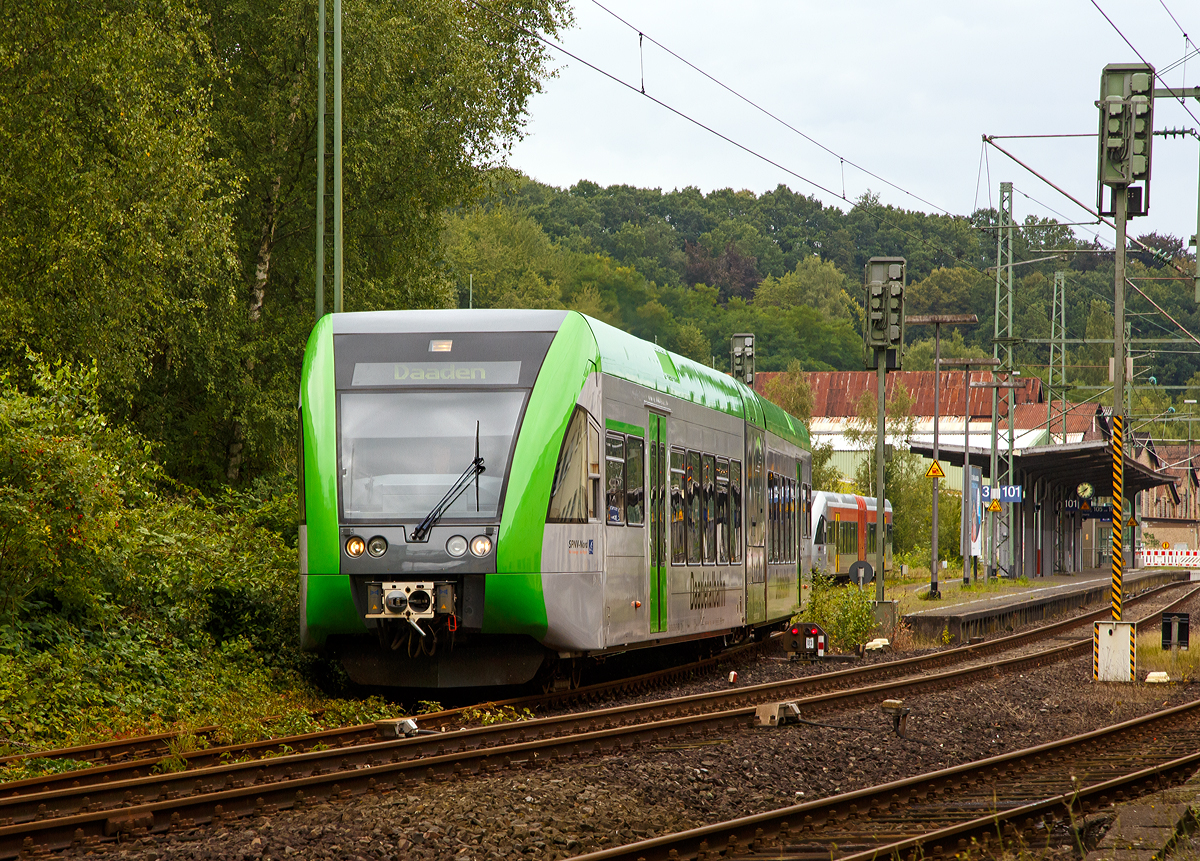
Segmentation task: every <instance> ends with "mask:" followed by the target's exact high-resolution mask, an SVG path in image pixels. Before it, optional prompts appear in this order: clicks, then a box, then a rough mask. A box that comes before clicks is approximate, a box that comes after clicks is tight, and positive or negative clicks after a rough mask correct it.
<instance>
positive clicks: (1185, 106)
mask: <svg viewBox="0 0 1200 861" xmlns="http://www.w3.org/2000/svg"><path fill="white" fill-rule="evenodd" d="M1092 5H1093V6H1095V7H1096V11H1097V12H1099V13H1100V14H1101V15H1103V16H1104V20H1105V21H1107V22H1108V23H1109V25H1110V26H1111V27H1112V28H1113V29H1114V30H1116V31H1117V35H1118V36H1120V37H1121V38H1122V39H1123V40H1124V41H1125V44H1126V45H1128V46H1129V50H1131V51H1133V53H1135V54H1137V56H1138V59H1139V60H1141V61H1142V62H1143V63H1145V64H1146V65H1147V66H1150V67H1151V68H1154V67H1153V66H1151V64H1150V62H1149V61H1148V60H1147V59H1146V58H1145V57H1143V56H1142V52H1141V51H1139V50H1138V49H1137V48H1135V47H1134V46H1133V42H1130V41H1129V38H1128V37H1127V36H1126V35H1125V34H1124V33H1122V32H1121V28H1120V27H1118V26H1117V25H1116V23H1115V22H1114V21H1113V19H1112V18H1110V17H1108V13H1107V12H1105V11H1104V10H1103V9H1101V8H1100V4H1099V3H1097V2H1096V0H1092ZM1154 77H1155V78H1156V79H1157V80H1158V81H1159V82H1161V83H1162V85H1163V86H1164V87H1167V88H1168V89H1171V86H1170V85H1169V84H1168V83H1167V82H1166V81H1164V80H1163V79H1162V75H1160V74H1159V73H1158V72H1155V73H1154ZM1177 100H1178V102H1179V104H1180V105H1182V106H1183V109H1184V110H1185V111H1187V114H1188V116H1189V117H1191V118H1192V119H1193V120H1195V121H1196V122H1197V123H1200V117H1197V116H1196V115H1195V114H1193V113H1192V109H1191V108H1189V107H1188V104H1187V100H1186V98H1185V97H1184V96H1183V95H1182V94H1180V95H1179V96H1178V97H1177Z"/></svg>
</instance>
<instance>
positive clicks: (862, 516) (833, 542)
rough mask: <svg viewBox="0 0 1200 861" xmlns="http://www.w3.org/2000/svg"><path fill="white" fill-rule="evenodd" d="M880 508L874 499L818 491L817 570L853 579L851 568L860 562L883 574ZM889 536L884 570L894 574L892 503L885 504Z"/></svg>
mask: <svg viewBox="0 0 1200 861" xmlns="http://www.w3.org/2000/svg"><path fill="white" fill-rule="evenodd" d="M877 511H878V508H877V506H876V500H875V498H874V497H871V496H856V495H854V494H853V493H828V492H826V491H817V492H815V493H813V497H812V542H813V567H815V568H816V569H817V570H819V571H821V572H822V573H824V574H825V575H826V576H828V577H832V578H834V579H835V580H846V579H848V578H849V577H850V566H851V565H853V564H854V563H855V562H858V561H860V560H866V561H867V562H870V563H871V568H872V569H873V570H874V571H878V570H879V561H878V556H879V552H878V550H877V549H876V547H877V546H878V545H877V544H876V538H875V532H876V523H877V520H876V518H877V515H876V512H877ZM883 520H884V523H885V524H886V528H887V535H886V536H885V543H884V548H885V549H884V570H885V571H891V570H892V503H891V502H890V501H889V500H886V499H885V500H884V501H883Z"/></svg>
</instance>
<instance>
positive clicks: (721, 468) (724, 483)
mask: <svg viewBox="0 0 1200 861" xmlns="http://www.w3.org/2000/svg"><path fill="white" fill-rule="evenodd" d="M715 490H716V497H717V506H716V508H717V513H716V521H717V563H718V564H719V565H727V564H728V563H729V461H727V460H725V459H724V458H717V483H716V488H715Z"/></svg>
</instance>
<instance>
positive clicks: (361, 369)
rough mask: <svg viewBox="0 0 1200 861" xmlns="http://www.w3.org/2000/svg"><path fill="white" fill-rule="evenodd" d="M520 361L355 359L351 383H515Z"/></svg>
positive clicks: (480, 384) (447, 384)
mask: <svg viewBox="0 0 1200 861" xmlns="http://www.w3.org/2000/svg"><path fill="white" fill-rule="evenodd" d="M520 378H521V363H520V362H355V363H354V377H353V379H352V380H351V381H350V385H352V386H356V387H357V386H515V385H517V382H518V381H519V380H520Z"/></svg>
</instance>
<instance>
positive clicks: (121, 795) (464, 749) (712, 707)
mask: <svg viewBox="0 0 1200 861" xmlns="http://www.w3.org/2000/svg"><path fill="white" fill-rule="evenodd" d="M1192 594H1194V593H1193V592H1189V593H1188V594H1187V595H1185V596H1184V597H1183V598H1180V599H1179V600H1178V601H1176V602H1173V604H1172V605H1171V606H1168V607H1166V608H1164V609H1163V610H1159V611H1157V612H1156V613H1155V614H1154V615H1159V614H1161V613H1163V612H1169V611H1170V610H1171V609H1172V607H1173V606H1174V605H1175V604H1179V603H1182V602H1183V601H1184V600H1187V599H1188V598H1190V597H1191V595H1192ZM1144 597H1145V596H1144ZM1102 612H1107V611H1102ZM1092 615H1094V614H1088V615H1087V616H1083V617H1076V618H1075V619H1072V620H1067V621H1066V622H1063V623H1060V624H1059V625H1055V626H1050V627H1049V628H1048V629H1047V630H1048V631H1049V632H1050V633H1043V634H1042V636H1054V635H1055V631H1056V629H1061V628H1062V627H1063V626H1068V627H1070V626H1076V627H1077V626H1079V625H1081V624H1084V623H1086V621H1087V620H1088V619H1089V618H1090V616H1092ZM1005 641H1007V642H1008V643H1009V646H1008V647H1009V648H1012V647H1014V646H1016V645H1020V644H1023V643H1027V642H1029V635H1028V634H1022V635H1015V636H1013V637H1009V638H1004V641H993V643H991V644H983V645H977V646H967V647H962V648H961V649H957V650H951V651H952V652H957V653H959V654H960V656H961V658H962V660H964V661H965V660H967V656H968V655H973V656H975V657H987V656H988V655H989V654H991V652H992V651H994V650H997V649H1000V648H1002V646H1001V645H1000V644H1001V643H1003V642H1005ZM1086 648H1090V638H1089V639H1087V640H1079V641H1076V642H1073V643H1068V644H1065V645H1059V646H1055V647H1053V648H1051V649H1048V650H1044V651H1042V652H1039V653H1035V654H1032V655H1020V656H1017V657H1015V658H1011V659H1009V660H1007V661H1000V662H996V661H989V662H987V663H982V664H979V663H977V664H974V665H968V666H964V667H961V668H959V669H957V670H950V671H946V672H942V673H934V674H931V675H924V676H915V677H914V676H909V677H905V678H903V679H900V680H898V681H893V682H890V683H888V682H884V683H879V684H874V685H867V686H860V687H857V688H850V689H848V690H842V691H831V692H824V693H822V692H820V690H821V689H822V688H824V687H827V686H829V685H831V684H837V682H831V678H832V677H836V676H841V677H842V678H841V682H840V683H841V684H842V685H846V684H851V683H853V682H854V681H859V682H861V681H862V680H863V679H865V678H867V677H868V676H869V673H867V671H869V670H875V671H877V672H878V673H879V674H880V675H878V676H876V677H877V678H880V677H885V676H887V675H893V676H894V675H895V674H897V673H902V672H905V671H909V672H911V671H912V669H913V668H917V669H921V668H922V667H921V663H920V660H918V659H907V660H904V661H894V662H887V663H885V664H879V665H874V666H873V667H866V668H856V669H854V670H848V671H843V672H842V673H830V674H824V675H822V676H810V677H805V678H801V679H793V680H788V681H785V682H775V683H769V684H765V685H757V686H753V687H747V688H741V689H733V690H722V691H717V692H713V693H709V694H701V695H694V696H691V697H684V698H678V699H675V700H666V701H658V702H651V703H641V704H635V705H629V706H622V707H617V708H609V709H602V710H598V711H590V712H585V713H581V714H565V715H559V716H555V717H547V718H540V719H536V720H531V721H522V722H517V723H506V724H495V725H491V726H484V727H469V728H465V729H460V730H457V731H453V732H450V731H447V732H445V733H436V734H432V735H420V736H416V737H412V738H402V739H392V740H387V741H379V740H377V738H375V737H373V740H372V742H371V743H357V744H351V745H348V746H346V747H341V748H336V749H325V750H310V751H308V752H305V753H297V754H292V755H289V756H280V757H274V758H268V759H260V760H254V761H248V762H234V763H225V764H222V765H217V766H214V767H209V768H204V769H193V770H188V771H183V772H176V773H170V774H158V775H145V776H139V777H134V778H130V779H125V780H114V779H112V776H111V773H109V774H108V775H107V776H109V778H110V779H109V780H108V781H107V782H104V781H103V780H102V781H101V782H98V783H93V784H80V785H78V786H62V785H61V783H60V785H59V786H58V787H57V788H51V789H49V790H42V789H41V787H34V786H18V785H15V784H8V785H5V786H2V787H0V795H2V796H3V797H0V858H7V857H13V856H14V855H16V854H17V853H18V852H20V851H21V850H23V849H25V850H29V849H32V848H34V847H44V848H46V849H62V848H66V847H68V846H71V845H73V844H75V845H80V844H87V843H92V842H96V841H100V840H103V839H105V838H112V837H115V836H117V835H121V834H127V833H138V832H141V831H143V830H145V831H165V830H168V829H169V828H172V827H178V826H192V825H195V824H202V823H204V822H220V821H221V820H223V819H225V818H228V817H231V816H240V815H246V814H250V813H256V812H258V813H262V812H267V811H270V810H272V809H281V808H289V807H303V806H304V805H305V804H307V803H309V802H310V801H311V800H313V799H315V798H335V799H336V798H341V797H343V796H346V795H353V794H358V793H366V792H378V791H382V790H385V789H387V788H390V787H394V786H404V785H409V784H411V783H413V782H414V781H421V780H430V779H432V780H439V779H446V778H450V777H454V776H456V775H461V774H465V773H487V772H489V771H491V770H494V769H497V768H514V767H536V766H537V765H539V764H540V763H544V762H554V761H555V760H556V759H563V758H567V757H576V756H583V755H589V754H594V753H613V752H621V751H627V750H635V751H636V750H638V749H639V748H640V747H641V746H642V745H648V744H658V743H663V742H667V743H670V742H672V741H679V740H684V739H689V738H690V739H695V738H700V739H705V738H707V739H716V738H720V737H721V736H723V735H729V734H732V733H736V732H740V731H742V730H743V729H744V728H745V727H746V726H748V725H750V724H751V722H752V716H753V714H754V712H755V709H756V706H757V705H758V704H760V703H762V702H768V701H778V700H780V699H787V698H795V697H796V696H797V695H798V694H799V695H801V696H804V695H805V694H806V693H807V697H806V698H805V699H803V700H802V701H801V705H802V707H803V708H804V710H805V712H806V713H810V712H815V711H818V710H820V709H822V708H830V707H837V706H846V705H849V704H853V703H856V702H861V701H864V700H868V701H877V700H878V699H879V698H880V697H881V695H889V694H895V693H896V692H897V691H901V690H903V691H905V692H910V693H911V692H913V691H916V690H929V689H936V688H938V687H945V686H949V685H953V684H962V683H965V682H966V681H968V680H970V679H972V678H978V677H981V676H982V677H990V676H994V675H996V674H997V673H1001V672H1006V671H1010V672H1011V671H1015V670H1018V669H1024V668H1027V667H1030V666H1035V665H1037V664H1041V663H1046V662H1050V661H1056V660H1062V659H1064V658H1066V657H1070V656H1071V655H1073V654H1078V653H1080V652H1082V651H1084V650H1085V649H1086ZM950 654H951V652H946V653H940V654H939V655H938V656H927V657H942V656H945V655H950ZM905 668H907V669H905ZM927 668H928V667H927V666H926V667H925V669H927ZM373 729H374V728H373V727H372V730H373ZM92 771H96V770H94V769H93V770H88V771H83V772H75V773H72V775H69V776H73V777H80V776H85V775H89V774H90V772H92ZM103 776H105V775H101V778H103ZM35 789H36V790H40V791H34V790H35Z"/></svg>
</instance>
